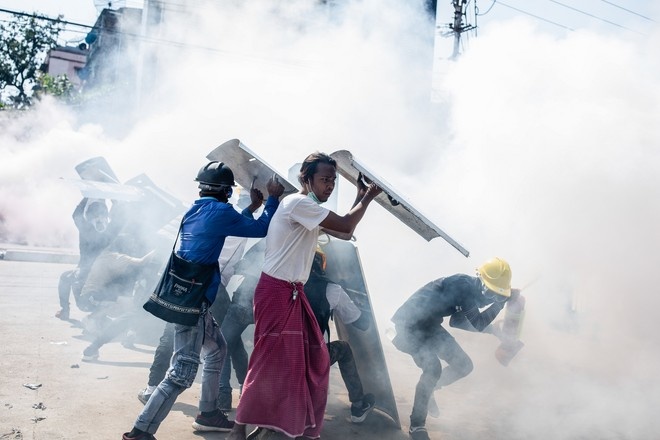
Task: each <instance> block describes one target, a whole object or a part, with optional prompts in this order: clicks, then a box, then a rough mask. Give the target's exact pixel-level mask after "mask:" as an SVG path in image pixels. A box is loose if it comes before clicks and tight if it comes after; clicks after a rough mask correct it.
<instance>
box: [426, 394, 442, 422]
mask: <svg viewBox="0 0 660 440" xmlns="http://www.w3.org/2000/svg"><path fill="white" fill-rule="evenodd" d="M427 412H428V414H429V415H430V416H431V417H433V418H436V419H437V418H438V417H440V408H438V402H436V401H435V396H433V394H431V398H430V399H429V404H428V406H427Z"/></svg>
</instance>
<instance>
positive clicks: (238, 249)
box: [218, 236, 247, 287]
mask: <svg viewBox="0 0 660 440" xmlns="http://www.w3.org/2000/svg"><path fill="white" fill-rule="evenodd" d="M246 243H247V238H246V237H232V236H230V237H227V238H226V239H225V244H224V246H222V250H221V251H220V257H218V265H219V266H220V281H221V282H222V285H223V286H225V287H227V284H229V280H231V277H232V276H234V272H236V268H235V267H234V266H236V263H238V262H239V261H240V260H241V258H243V252H244V251H245V244H246Z"/></svg>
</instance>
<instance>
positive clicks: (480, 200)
mask: <svg viewBox="0 0 660 440" xmlns="http://www.w3.org/2000/svg"><path fill="white" fill-rule="evenodd" d="M402 3H407V2H392V1H385V2H382V1H381V2H374V1H364V2H356V3H351V4H342V6H341V7H338V8H337V9H336V10H335V11H334V12H333V14H331V15H330V14H328V12H327V10H326V9H323V10H322V11H321V13H319V10H318V8H317V7H313V6H311V5H310V4H308V3H307V2H293V3H291V2H287V4H286V5H285V4H280V3H275V6H273V7H271V8H270V9H267V8H264V6H263V4H260V3H259V2H256V3H250V2H248V3H245V2H243V3H241V4H240V5H238V4H235V5H233V4H232V5H225V6H223V10H215V9H212V8H211V6H210V5H209V6H208V7H205V8H204V10H202V9H201V6H200V7H199V8H196V7H195V8H191V10H190V11H189V12H190V14H188V15H182V16H180V17H173V18H172V19H171V21H170V22H169V26H168V27H167V28H163V29H162V30H160V34H159V35H160V37H161V38H162V39H163V40H175V41H184V42H186V44H188V46H187V47H186V48H185V49H181V48H180V47H179V48H177V47H170V46H167V45H164V44H161V45H158V44H152V45H147V46H146V47H145V51H147V52H148V53H152V52H150V51H156V52H155V54H156V55H157V58H158V61H159V67H158V72H159V74H158V77H157V79H155V78H154V80H153V81H149V82H150V84H149V88H148V89H147V88H146V87H145V89H144V90H143V93H142V94H141V95H140V100H141V101H140V105H141V106H140V114H139V119H138V122H137V123H136V124H135V125H133V126H131V128H130V130H128V131H127V132H126V133H125V134H123V135H121V136H117V135H114V134H113V133H114V132H113V130H112V128H111V127H110V128H109V127H107V126H105V127H104V126H103V125H101V124H97V123H90V122H85V123H83V122H81V119H78V115H76V114H75V113H73V112H70V111H68V110H66V109H63V108H61V107H60V106H58V105H57V104H56V103H54V102H52V101H49V100H46V101H44V102H42V103H41V104H40V105H39V108H38V109H37V111H35V112H27V113H25V114H22V115H19V116H16V117H12V118H11V119H8V117H7V116H6V115H2V116H0V117H1V118H3V119H2V120H1V121H0V124H1V126H2V131H1V132H0V151H1V155H2V157H1V159H0V171H1V172H0V194H1V195H0V214H1V215H2V216H3V217H4V222H5V223H4V228H5V232H4V235H5V236H4V237H2V238H3V239H4V240H19V241H24V242H28V243H31V244H37V245H61V246H69V247H73V246H75V239H76V235H75V229H74V228H73V224H72V222H71V217H70V215H71V214H70V213H71V211H72V210H73V207H74V206H75V203H76V202H77V199H78V198H79V194H78V193H77V192H76V190H75V189H73V188H70V187H68V186H67V185H66V184H64V183H63V182H60V183H57V182H58V180H57V179H58V178H59V177H68V178H75V177H76V175H75V171H74V166H75V165H76V164H77V163H79V162H81V161H83V160H85V159H87V158H89V157H92V156H96V155H103V156H104V157H106V159H107V160H108V162H109V163H110V164H111V165H112V167H113V168H114V169H115V171H116V172H117V174H118V175H119V176H120V178H121V179H122V180H126V179H128V178H130V177H132V176H134V175H135V174H138V173H141V172H144V173H146V174H148V175H149V176H150V177H151V178H152V179H153V180H154V182H156V183H157V184H158V185H159V186H161V187H162V188H163V189H164V190H166V191H168V192H170V193H171V194H173V195H175V196H177V197H179V198H181V199H182V200H184V201H185V203H189V202H191V201H192V200H193V199H194V198H195V194H196V188H195V185H194V183H193V182H192V179H193V178H194V176H195V173H196V171H197V169H198V168H199V166H201V165H202V164H203V163H204V162H205V159H204V156H205V155H206V154H207V153H208V152H209V151H210V150H211V149H212V148H214V147H215V146H217V145H219V144H220V143H222V142H224V141H225V140H227V139H230V138H234V137H238V138H240V139H241V140H242V141H243V142H244V143H245V144H246V145H247V146H248V147H249V148H251V149H253V150H255V151H256V152H257V153H258V154H259V155H260V156H261V157H262V158H264V159H265V160H266V161H267V162H269V163H270V164H271V165H273V166H274V167H275V168H276V169H278V170H280V171H281V172H284V171H286V170H287V169H288V167H289V166H290V165H291V164H292V163H295V162H300V161H301V160H302V158H304V157H305V156H306V155H307V154H308V153H310V152H312V151H314V150H317V149H318V150H321V151H326V152H332V151H335V150H338V149H349V150H350V151H352V152H353V153H354V154H355V156H357V157H359V158H360V159H361V160H362V161H363V162H365V163H368V164H369V165H370V168H371V169H373V170H375V171H377V172H378V174H380V175H382V176H383V177H385V178H386V179H387V180H388V181H389V182H390V183H391V184H393V185H394V186H395V187H397V189H401V192H402V193H404V194H407V195H408V198H409V199H410V200H411V201H412V202H413V203H414V204H415V205H416V206H417V207H419V209H420V211H422V213H424V214H425V215H426V216H427V217H428V218H429V219H430V220H431V221H433V222H435V223H436V224H438V226H440V227H441V228H442V229H444V230H445V231H446V232H447V233H449V234H450V235H451V236H452V237H454V238H456V239H457V240H458V241H459V242H461V243H462V244H463V245H465V247H467V248H468V249H469V250H470V251H471V257H470V258H469V259H467V260H466V259H465V258H464V257H463V256H461V255H460V254H459V253H458V252H456V251H455V250H454V249H453V248H451V247H450V246H449V245H448V244H447V243H445V242H443V241H441V239H435V240H433V241H432V242H430V243H426V242H425V241H424V240H423V239H421V238H420V237H418V236H417V235H416V234H414V233H413V232H411V231H410V230H409V229H407V228H406V227H405V226H403V225H402V224H400V223H399V222H398V221H397V220H396V219H394V218H392V217H391V216H389V215H388V214H387V213H386V212H385V211H384V210H383V209H382V208H380V207H377V206H374V207H373V208H370V212H369V213H367V215H366V217H365V220H364V221H363V223H362V224H361V225H360V226H359V227H358V229H357V231H356V235H357V237H358V239H359V240H358V242H357V244H358V246H359V250H360V255H361V257H362V262H363V265H364V270H365V272H366V276H367V282H368V285H369V290H370V294H371V298H372V303H373V307H374V310H375V313H376V314H377V315H378V317H379V325H380V326H381V330H382V329H383V328H384V326H386V325H387V321H388V320H389V317H390V316H391V315H392V314H393V312H394V311H395V310H396V308H397V307H398V306H399V305H400V304H401V303H403V301H404V300H405V299H406V298H407V297H408V296H409V295H410V294H412V293H413V292H414V291H415V290H416V289H417V288H419V287H420V286H422V285H423V284H425V283H426V282H428V281H430V280H431V279H434V278H439V277H441V276H446V275H451V274H453V273H457V272H462V273H468V274H472V273H473V271H474V268H475V267H476V266H477V265H479V264H480V263H481V262H482V261H483V260H484V259H486V258H489V257H491V256H495V255H497V256H501V257H503V258H505V259H507V260H508V261H509V262H510V263H511V266H512V269H513V278H514V285H516V286H520V287H522V286H524V285H526V284H527V283H531V284H530V285H529V287H528V288H527V289H525V290H524V292H523V294H524V295H525V296H526V297H527V317H526V322H525V330H524V333H523V336H522V339H523V341H524V342H525V344H526V345H525V348H524V349H523V351H522V352H521V353H520V354H519V355H518V357H517V358H516V359H515V360H514V361H513V362H512V364H511V365H510V366H509V367H508V368H506V369H504V368H502V367H501V366H499V364H497V363H496V361H495V360H494V357H493V351H494V350H495V348H496V345H497V341H495V340H494V338H491V337H489V336H487V335H472V334H465V332H460V331H452V333H453V334H454V335H455V336H456V337H457V339H459V341H460V342H461V343H462V344H463V345H464V348H465V350H466V351H467V352H468V353H469V354H470V355H471V356H472V357H473V360H474V362H475V366H476V368H475V371H474V372H473V373H472V374H471V375H470V376H468V377H467V378H465V379H463V380H462V381H461V382H459V383H457V384H454V385H452V386H451V387H449V388H448V389H447V390H441V391H440V392H439V393H437V396H438V400H439V403H440V406H441V408H442V410H443V416H442V418H441V419H440V420H439V421H438V422H434V421H432V420H430V421H429V423H439V424H445V423H446V424H450V423H456V424H458V423H459V422H460V421H464V420H469V419H473V418H475V417H483V418H484V420H486V421H484V422H483V423H484V424H486V425H487V426H488V434H489V436H490V437H494V438H503V437H504V436H507V438H545V437H547V436H548V433H552V438H554V439H557V438H559V439H563V438H566V439H568V438H646V437H653V436H654V435H655V433H657V432H658V430H659V428H660V425H659V423H660V422H658V421H657V418H656V417H655V412H654V411H653V408H657V407H658V404H659V403H660V402H659V401H658V400H659V399H660V398H659V397H658V396H660V383H659V381H658V379H657V374H656V371H657V368H658V365H659V364H660V362H659V360H658V354H657V353H656V352H657V346H658V343H659V342H660V340H659V337H658V336H657V334H658V333H657V331H655V326H656V323H655V319H654V318H655V313H656V311H657V309H658V306H660V295H658V294H657V292H656V290H657V287H656V284H657V283H656V282H655V279H654V276H655V275H654V274H655V269H656V265H657V259H658V257H657V255H656V249H658V248H659V247H660V232H658V226H657V225H658V224H660V206H659V204H658V202H657V201H658V200H660V185H659V184H658V181H657V180H658V178H657V176H658V169H660V153H658V151H659V150H658V148H657V145H658V144H660V134H659V132H658V131H657V129H656V128H655V126H656V125H657V120H658V116H660V112H659V108H658V105H659V104H658V103H660V85H659V84H658V81H657V78H658V77H660V65H659V62H658V59H657V56H655V55H656V54H655V52H656V48H657V44H658V42H659V41H658V40H659V38H658V37H659V34H658V32H657V29H656V30H654V32H653V33H652V34H651V36H650V37H647V39H645V40H642V39H633V38H636V37H627V36H624V35H618V34H616V35H603V34H596V33H592V32H586V31H583V32H574V33H571V34H568V35H566V36H564V37H556V36H551V35H548V34H544V33H541V32H538V31H537V30H536V29H535V28H534V27H532V26H531V25H530V24H529V23H528V22H527V21H525V20H517V21H514V22H504V23H500V24H499V25H492V26H491V27H490V28H488V29H485V30H484V31H482V32H481V33H480V36H479V39H478V40H473V41H472V45H471V48H470V50H469V51H468V52H467V53H466V54H465V55H464V56H462V57H461V58H460V59H458V60H457V61H454V62H451V63H449V62H445V63H441V65H442V66H441V67H442V74H441V75H440V80H439V82H437V84H438V89H437V90H435V95H436V96H439V97H440V102H439V103H438V104H435V105H434V106H432V105H431V104H430V97H431V90H430V84H431V72H430V66H431V62H432V60H431V59H430V58H429V57H430V56H431V53H432V44H433V38H432V35H433V24H432V23H430V21H429V20H428V19H427V18H426V17H425V16H424V14H423V11H422V8H421V6H417V7H415V6H411V5H405V4H402ZM191 29H194V32H192V31H191ZM203 47H206V48H209V47H211V48H214V50H206V49H202V48H203ZM147 90H148V92H147ZM97 118H100V116H99V115H97ZM85 120H89V118H85ZM99 120H101V119H99ZM102 127H103V128H102ZM341 190H342V192H343V193H345V194H347V195H346V196H343V195H341V198H343V199H344V201H343V203H342V201H341V198H340V203H339V206H340V208H339V212H342V211H343V210H344V209H346V208H348V207H349V205H350V200H351V199H352V197H354V192H353V189H352V186H350V185H349V184H347V183H346V182H342V183H341ZM44 219H48V220H47V221H45V220H44ZM532 282H533V283H532ZM383 344H384V345H388V344H389V341H387V340H386V339H384V341H383ZM393 356H394V357H393V359H395V360H396V363H395V364H394V365H392V364H391V365H389V371H390V374H391V375H392V377H393V380H398V378H397V376H398V374H397V373H399V372H400V371H412V372H413V373H412V374H413V375H414V376H416V375H417V370H416V369H414V365H413V363H412V361H411V360H410V359H409V358H407V357H404V356H400V355H399V353H396V354H394V355H393ZM395 378H397V379H395ZM413 385H414V382H413ZM452 389H453V390H454V391H452ZM394 391H395V393H396V394H397V395H400V394H403V395H405V397H406V398H408V399H412V394H413V391H412V389H411V388H410V387H408V388H404V387H403V386H401V385H400V384H399V383H398V382H395V383H394ZM458 393H460V394H458ZM401 416H402V420H403V421H404V423H405V420H406V416H407V414H402V415H401ZM452 420H454V421H453V422H452ZM557 427H559V429H557ZM477 437H478V433H477V432H473V433H470V432H466V433H465V437H461V438H477Z"/></svg>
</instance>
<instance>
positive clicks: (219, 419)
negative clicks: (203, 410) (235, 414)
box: [192, 411, 234, 432]
mask: <svg viewBox="0 0 660 440" xmlns="http://www.w3.org/2000/svg"><path fill="white" fill-rule="evenodd" d="M192 427H193V429H195V430H196V431H221V432H229V431H231V430H232V428H233V427H234V422H233V421H231V420H228V419H227V415H226V414H225V413H224V412H222V411H218V413H217V414H216V415H215V416H213V417H204V416H202V415H201V414H200V415H198V416H197V417H196V418H195V421H194V422H193V424H192Z"/></svg>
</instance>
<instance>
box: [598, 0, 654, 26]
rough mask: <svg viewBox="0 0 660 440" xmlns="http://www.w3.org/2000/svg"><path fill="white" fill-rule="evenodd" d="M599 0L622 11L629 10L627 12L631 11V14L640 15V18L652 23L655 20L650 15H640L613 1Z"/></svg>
mask: <svg viewBox="0 0 660 440" xmlns="http://www.w3.org/2000/svg"><path fill="white" fill-rule="evenodd" d="M600 1H601V2H603V3H607V4H608V5H611V6H614V7H615V8H619V9H621V10H622V11H626V12H629V13H631V14H633V15H636V16H638V17H641V18H643V19H646V20H648V21H652V22H654V23H655V22H656V21H655V20H654V19H652V18H651V17H647V16H646V15H642V14H640V13H638V12H635V11H631V10H630V9H627V8H624V7H623V6H619V5H617V4H615V3H612V2H609V1H607V0H600Z"/></svg>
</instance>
